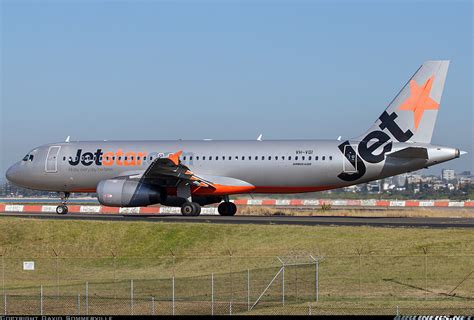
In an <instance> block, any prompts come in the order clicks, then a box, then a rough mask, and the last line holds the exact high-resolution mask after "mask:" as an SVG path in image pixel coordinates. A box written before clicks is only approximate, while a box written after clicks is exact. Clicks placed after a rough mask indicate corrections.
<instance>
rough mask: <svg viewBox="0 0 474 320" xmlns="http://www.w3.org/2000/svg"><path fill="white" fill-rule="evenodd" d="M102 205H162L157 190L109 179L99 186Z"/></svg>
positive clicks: (98, 193) (125, 180)
mask: <svg viewBox="0 0 474 320" xmlns="http://www.w3.org/2000/svg"><path fill="white" fill-rule="evenodd" d="M97 198H98V199H99V202H100V204H102V205H104V206H109V207H143V206H148V205H152V204H157V203H160V201H161V197H160V193H159V191H157V190H154V189H153V188H151V187H150V186H148V185H146V184H140V183H139V182H138V181H135V180H129V179H107V180H102V181H100V182H99V184H98V185H97Z"/></svg>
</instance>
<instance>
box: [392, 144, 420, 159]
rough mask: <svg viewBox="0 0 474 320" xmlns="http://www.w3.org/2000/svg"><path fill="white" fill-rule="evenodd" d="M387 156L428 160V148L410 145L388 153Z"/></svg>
mask: <svg viewBox="0 0 474 320" xmlns="http://www.w3.org/2000/svg"><path fill="white" fill-rule="evenodd" d="M387 157H392V158H404V159H426V160H428V150H426V148H417V147H408V148H404V149H401V150H398V151H395V152H392V153H388V154H387Z"/></svg>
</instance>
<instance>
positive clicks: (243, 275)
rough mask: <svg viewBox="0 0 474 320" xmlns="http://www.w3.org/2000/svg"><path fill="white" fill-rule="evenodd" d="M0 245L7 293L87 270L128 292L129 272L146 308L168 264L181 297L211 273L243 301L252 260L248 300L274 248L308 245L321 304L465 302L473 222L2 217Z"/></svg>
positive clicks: (204, 297) (202, 288)
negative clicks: (403, 224)
mask: <svg viewBox="0 0 474 320" xmlns="http://www.w3.org/2000/svg"><path fill="white" fill-rule="evenodd" d="M0 252H4V255H3V256H2V284H3V283H4V287H5V290H6V292H7V294H9V295H11V296H14V295H18V296H20V295H24V296H31V295H36V296H37V295H38V294H39V286H40V285H43V287H44V294H45V295H47V296H57V295H59V296H68V297H74V296H77V295H78V294H81V295H83V294H84V286H85V283H86V282H88V283H89V294H90V295H91V296H93V297H95V298H97V299H99V298H107V299H109V298H126V297H128V296H129V294H130V285H131V283H130V280H131V279H133V280H134V295H135V297H136V298H137V299H144V301H145V300H146V301H147V302H146V305H147V307H144V308H148V304H149V298H150V297H151V296H153V297H157V301H158V300H159V301H161V302H160V303H166V302H163V301H165V300H169V299H170V297H171V278H172V276H173V274H175V277H176V296H177V297H179V298H180V299H181V303H184V302H183V301H187V303H192V302H193V301H194V302H195V305H200V306H202V305H206V308H207V306H208V305H209V300H210V287H211V285H210V281H211V273H213V274H214V275H215V296H216V297H215V300H216V301H220V302H221V303H224V304H225V305H227V301H230V300H232V301H233V302H234V303H235V305H236V306H237V305H238V304H241V305H242V308H243V309H240V310H241V311H242V310H244V309H245V308H246V302H247V298H248V296H247V277H248V274H249V273H248V272H250V278H251V282H250V283H251V293H250V296H251V300H252V301H255V299H256V298H257V297H258V295H259V294H260V293H261V292H262V291H263V289H264V288H265V286H266V285H267V284H268V283H269V281H270V280H271V279H272V278H273V276H274V275H275V274H276V272H277V271H278V270H279V268H280V263H279V261H278V259H277V256H279V257H282V259H285V260H286V261H290V260H291V261H298V262H310V261H311V259H310V258H309V255H310V254H311V255H313V256H314V257H320V258H322V260H321V262H320V264H319V299H320V301H319V302H318V306H319V307H327V308H331V307H337V308H344V307H347V308H355V307H358V308H379V307H381V308H383V307H388V306H394V305H401V306H410V307H423V306H425V307H438V308H442V307H455V308H461V309H462V308H467V307H470V306H472V304H473V303H474V274H471V272H472V271H474V232H472V230H469V229H423V228H416V229H415V228H373V227H319V226H318V227H315V226H308V227H306V226H282V225H268V226H262V225H218V224H194V223H193V224H180V223H179V224H178V223H147V222H101V221H51V220H49V221H48V220H33V219H21V218H1V219H0ZM425 252H426V253H425ZM172 254H174V257H173V256H172ZM23 261H35V263H36V270H35V271H23V270H22V262H23ZM248 270H250V271H248ZM314 274H315V266H314V265H304V266H298V267H287V268H286V269H285V282H286V290H285V298H286V303H287V304H294V306H295V307H297V306H302V304H304V303H306V302H307V301H314V294H315V293H314V287H315V276H314ZM281 291H282V288H281V280H280V278H278V279H277V280H276V282H275V284H274V285H273V286H271V287H270V289H269V291H268V292H267V294H266V295H265V296H264V300H265V301H266V302H267V303H271V304H275V303H278V302H279V301H280V297H281V295H282V292H281ZM71 299H72V298H71ZM10 301H13V299H10ZM35 301H36V300H35ZM71 301H72V300H71ZM74 301H75V300H74ZM203 301H205V302H206V303H205V304H203ZM12 303H13V302H12ZM71 303H73V302H71ZM117 303H118V304H120V305H121V306H123V305H124V304H123V303H119V302H117ZM157 303H158V302H157ZM23 305H27V304H25V303H23ZM33 305H34V306H37V303H36V302H34V303H33ZM57 305H58V302H57V301H56V306H57ZM126 308H128V305H126ZM137 308H138V307H137ZM163 308H165V307H163ZM166 308H168V309H169V306H168V307H166ZM183 308H184V307H183ZM302 308H303V309H304V310H306V309H305V308H306V306H305V305H303V306H302ZM303 309H302V310H303ZM117 310H122V309H117ZM127 310H128V309H127ZM147 310H148V309H147ZM186 310H188V312H191V311H189V310H190V309H186ZM206 310H208V309H206ZM236 310H239V309H236ZM341 310H342V309H341ZM256 311H257V310H256ZM123 312H124V313H125V312H127V311H126V310H125V311H123ZM183 312H184V311H183ZM185 313H186V312H185Z"/></svg>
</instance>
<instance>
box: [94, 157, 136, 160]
mask: <svg viewBox="0 0 474 320" xmlns="http://www.w3.org/2000/svg"><path fill="white" fill-rule="evenodd" d="M100 160H102V157H100ZM137 160H140V157H137Z"/></svg>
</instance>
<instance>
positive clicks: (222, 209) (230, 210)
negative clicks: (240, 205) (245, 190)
mask: <svg viewBox="0 0 474 320" xmlns="http://www.w3.org/2000/svg"><path fill="white" fill-rule="evenodd" d="M217 211H218V212H219V214H220V215H221V216H233V215H235V214H236V212H237V206H236V205H235V204H234V203H233V202H230V201H229V198H228V197H227V199H225V198H224V202H221V203H220V204H219V206H218V207H217Z"/></svg>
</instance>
